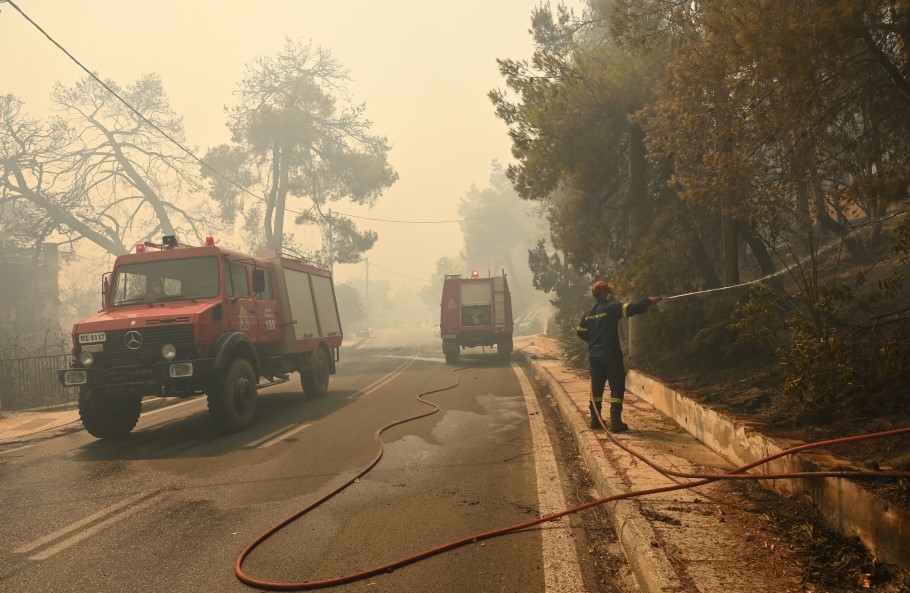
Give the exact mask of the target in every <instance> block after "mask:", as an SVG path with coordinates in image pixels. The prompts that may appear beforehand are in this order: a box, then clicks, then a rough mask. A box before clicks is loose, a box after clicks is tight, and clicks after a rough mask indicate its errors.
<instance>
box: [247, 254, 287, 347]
mask: <svg viewBox="0 0 910 593" xmlns="http://www.w3.org/2000/svg"><path fill="white" fill-rule="evenodd" d="M260 272H261V273H262V275H263V276H264V279H265V282H264V289H263V290H262V292H257V293H256V294H254V295H253V296H254V298H255V299H256V318H257V319H258V320H259V339H260V340H262V341H263V342H274V341H276V340H280V339H281V336H282V334H281V332H282V328H283V326H282V324H281V307H279V306H278V300H277V299H276V298H275V294H276V291H275V287H274V286H273V285H272V281H273V277H274V274H272V270H269V269H263V268H259V271H257V272H256V273H260ZM254 289H255V283H254Z"/></svg>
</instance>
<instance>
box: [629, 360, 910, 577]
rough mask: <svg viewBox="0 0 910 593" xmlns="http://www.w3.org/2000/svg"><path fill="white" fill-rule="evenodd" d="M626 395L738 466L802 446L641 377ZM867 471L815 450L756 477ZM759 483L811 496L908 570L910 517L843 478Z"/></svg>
mask: <svg viewBox="0 0 910 593" xmlns="http://www.w3.org/2000/svg"><path fill="white" fill-rule="evenodd" d="M626 389H628V390H629V392H631V393H634V394H635V395H636V396H638V397H640V398H641V399H642V400H643V401H645V402H647V403H648V404H649V405H651V406H652V407H653V408H654V409H656V410H659V411H660V412H662V413H663V414H665V415H666V416H667V417H669V418H671V419H672V420H673V421H675V422H676V423H677V424H679V425H680V426H681V427H682V428H684V429H685V430H686V431H687V432H688V433H689V434H691V435H692V436H694V437H695V438H697V439H698V440H699V441H701V442H703V443H704V444H706V445H707V446H708V447H710V448H711V449H712V450H713V451H714V452H716V453H717V454H719V455H721V456H723V457H724V458H726V459H727V460H729V461H730V462H731V463H733V464H735V465H737V466H742V465H746V464H748V463H753V462H755V461H758V460H759V459H763V458H765V457H767V456H769V455H774V454H775V453H780V452H781V451H783V450H784V449H788V448H790V447H794V446H798V445H801V444H803V443H802V442H798V441H793V442H787V443H783V442H777V441H775V440H774V439H771V438H769V437H767V436H765V435H763V434H761V433H759V432H758V431H756V430H755V429H754V428H751V427H750V426H749V425H748V424H746V423H743V422H737V421H734V420H733V419H731V418H729V417H727V416H724V415H723V414H720V413H718V412H716V411H714V410H712V409H710V408H708V407H706V406H703V405H701V404H699V403H697V402H695V401H693V400H692V399H689V398H687V397H685V396H683V395H682V394H680V393H679V392H677V391H674V390H672V389H670V388H669V387H667V386H666V385H663V384H662V383H659V382H658V381H656V380H655V379H652V378H651V377H648V376H647V375H643V374H642V373H639V372H637V371H629V380H628V382H627V385H626ZM863 469H864V468H861V467H857V466H855V465H853V464H851V463H850V462H849V461H847V460H845V459H842V458H839V457H835V456H833V455H830V454H826V453H824V452H823V451H822V450H816V451H814V452H809V451H806V452H803V453H799V454H797V455H789V456H787V457H783V458H780V459H776V460H774V461H772V462H770V463H767V464H765V465H763V466H761V467H759V468H756V470H753V473H755V472H761V473H785V472H811V471H824V470H835V471H836V470H863ZM759 483H760V484H761V485H762V486H764V487H766V488H769V489H771V490H774V491H776V492H778V493H780V494H782V495H784V496H791V495H793V494H804V495H807V496H809V497H810V498H811V499H812V501H813V503H814V504H815V505H816V507H818V509H819V512H821V514H822V516H823V517H824V518H825V520H826V521H827V523H828V524H829V525H831V526H832V527H833V528H834V529H837V530H838V531H840V532H841V533H843V534H844V535H846V536H857V537H859V539H860V541H861V542H862V543H863V545H864V546H865V547H866V549H868V550H869V551H870V552H871V553H872V554H874V555H875V556H876V557H877V558H878V559H880V560H884V561H885V562H889V563H893V564H897V565H898V566H901V567H903V568H905V569H907V570H910V546H908V545H907V542H908V541H910V513H908V512H906V511H903V510H901V509H896V508H894V507H893V506H891V505H890V504H888V503H887V502H885V501H884V500H882V499H881V498H879V497H878V496H876V495H874V494H873V493H871V492H869V491H868V490H866V489H865V488H863V486H862V484H860V483H857V482H855V481H850V480H846V479H843V478H813V479H792V480H761V481H760V482H759Z"/></svg>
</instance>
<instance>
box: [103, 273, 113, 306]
mask: <svg viewBox="0 0 910 593" xmlns="http://www.w3.org/2000/svg"><path fill="white" fill-rule="evenodd" d="M110 293H111V273H110V272H108V273H106V274H105V275H104V276H102V277H101V308H102V309H107V304H108V302H109V300H110Z"/></svg>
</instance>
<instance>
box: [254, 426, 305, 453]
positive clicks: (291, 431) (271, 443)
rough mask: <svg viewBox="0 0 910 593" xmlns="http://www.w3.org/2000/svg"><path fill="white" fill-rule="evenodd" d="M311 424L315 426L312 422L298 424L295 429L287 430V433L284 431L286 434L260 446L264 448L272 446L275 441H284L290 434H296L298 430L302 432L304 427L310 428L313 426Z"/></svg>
mask: <svg viewBox="0 0 910 593" xmlns="http://www.w3.org/2000/svg"><path fill="white" fill-rule="evenodd" d="M292 426H293V425H292ZM311 426H313V425H312V424H309V423H307V424H301V425H300V426H298V427H297V428H295V429H293V430H289V431H288V432H286V433H284V434H281V435H279V436H277V437H275V438H274V439H272V440H270V441H269V442H267V443H263V444H262V445H260V448H263V447H271V446H272V445H274V444H275V443H280V442H281V441H283V440H284V439H286V438H288V437H289V436H291V435H294V434H297V433H298V432H300V431H301V430H303V429H304V428H309V427H311ZM272 434H274V433H272ZM269 436H271V435H269ZM266 438H268V437H266Z"/></svg>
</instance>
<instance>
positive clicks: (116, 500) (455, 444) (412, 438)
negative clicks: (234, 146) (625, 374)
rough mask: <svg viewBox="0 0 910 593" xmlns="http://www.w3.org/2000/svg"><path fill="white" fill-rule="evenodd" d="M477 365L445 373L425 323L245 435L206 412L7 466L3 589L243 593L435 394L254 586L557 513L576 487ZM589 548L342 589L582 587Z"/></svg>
mask: <svg viewBox="0 0 910 593" xmlns="http://www.w3.org/2000/svg"><path fill="white" fill-rule="evenodd" d="M470 352H471V353H470V354H466V355H465V356H463V357H462V359H461V361H460V362H459V365H458V366H457V367H453V366H450V365H446V364H445V362H444V359H443V357H442V352H441V348H440V345H439V338H435V337H433V336H432V330H430V329H429V328H413V329H411V330H395V331H392V330H387V331H383V330H377V332H376V335H375V336H374V337H373V338H371V339H369V340H367V341H366V342H364V343H362V344H360V345H359V346H358V347H350V348H344V349H343V350H342V360H341V362H340V364H339V367H338V369H339V373H338V374H337V375H335V376H333V377H332V379H331V382H330V392H329V394H328V395H326V396H325V397H323V398H320V399H318V400H312V401H310V400H306V399H305V398H304V397H303V394H302V391H301V389H300V385H299V383H298V382H297V377H296V375H291V377H292V382H290V383H285V384H282V385H277V386H273V387H270V388H267V389H264V390H261V391H260V394H261V399H260V403H259V410H258V412H257V419H256V422H255V424H254V426H253V427H251V428H250V429H248V430H246V431H243V432H241V433H238V434H231V435H223V434H220V433H218V432H217V431H216V430H215V428H214V427H213V425H212V424H211V422H210V420H209V418H208V414H207V411H206V401H205V399H204V398H197V399H195V400H190V401H186V402H181V403H179V404H176V405H172V406H168V407H165V408H160V409H158V410H154V411H152V412H149V413H146V414H144V415H143V417H142V418H141V419H140V422H139V425H138V426H137V428H136V429H135V430H134V432H133V433H132V434H131V435H130V437H129V438H128V439H126V440H124V441H118V442H107V441H99V440H96V439H94V438H93V437H91V436H90V435H88V434H87V433H86V432H85V431H82V430H78V429H73V430H72V431H70V432H67V433H65V434H61V435H59V436H57V437H55V438H52V439H45V440H41V441H40V442H38V443H37V444H36V445H35V446H32V447H27V448H22V449H21V450H18V451H11V452H7V453H5V454H3V455H0V541H2V542H4V545H3V546H2V547H0V591H16V592H17V593H38V592H46V591H56V592H61V593H62V592H67V591H80V592H82V591H91V592H93V593H94V592H97V593H104V592H118V593H119V592H122V591H143V592H147V593H153V592H162V593H163V592H165V591H167V592H171V591H180V592H190V591H205V592H209V591H220V592H221V591H224V592H230V591H249V590H251V589H250V588H248V587H247V586H246V585H244V584H242V583H240V582H239V581H238V580H237V579H236V577H235V575H234V563H235V561H236V558H237V555H238V553H239V552H240V551H241V550H242V549H244V548H245V547H246V545H247V544H249V543H250V542H251V541H252V540H253V539H254V538H256V537H257V536H258V535H259V534H261V533H262V532H264V531H266V530H267V529H269V528H270V527H272V526H273V525H275V524H277V523H278V522H280V521H282V520H283V519H285V518H286V517H288V516H290V515H292V514H294V513H296V512H297V511H299V510H300V509H302V508H304V507H305V506H306V505H307V504H309V503H310V502H311V501H313V500H314V499H316V498H317V497H318V496H320V495H322V494H324V493H326V492H329V491H330V490H332V489H333V488H335V487H337V486H338V485H340V484H342V483H343V482H344V481H345V480H347V479H349V478H350V477H351V476H353V475H355V474H356V473H357V472H358V471H359V470H360V469H361V468H362V467H364V466H365V465H366V464H368V463H369V462H370V461H371V460H372V459H373V457H374V455H375V454H376V451H377V444H376V441H375V438H374V434H375V432H376V431H377V430H378V429H379V428H380V427H382V426H384V425H386V424H388V423H391V422H393V421H396V420H399V419H402V418H406V417H409V416H414V415H418V414H421V413H424V412H427V411H430V410H431V409H432V408H430V407H429V406H427V405H425V404H423V403H421V402H420V401H419V400H418V399H417V396H418V395H420V394H422V393H427V392H430V391H437V390H441V391H438V392H436V393H433V394H430V395H427V396H425V399H428V400H430V401H433V402H435V403H437V404H438V405H439V406H440V407H441V408H442V410H441V411H440V412H438V413H436V414H433V415H431V416H428V417H426V418H422V419H420V420H416V421H413V422H409V423H406V424H403V425H399V426H396V427H394V428H392V429H390V430H388V431H387V432H386V433H385V434H384V437H383V441H384V443H385V453H384V456H383V458H382V460H381V461H380V463H379V464H378V465H377V466H376V468H374V469H373V470H372V471H371V472H370V473H369V474H367V475H366V476H364V477H363V478H361V479H360V480H359V482H358V483H355V484H353V485H352V486H351V487H350V488H348V489H347V490H345V491H344V492H343V493H341V494H340V495H338V496H336V497H335V498H333V499H332V500H330V501H329V502H328V503H326V504H325V505H323V506H321V507H319V508H318V509H316V510H315V511H313V512H312V513H311V514H308V515H306V516H305V517H303V518H301V519H299V520H297V521H295V522H293V523H291V524H290V525H288V526H287V527H285V528H284V529H282V530H281V531H280V532H279V533H277V534H276V535H275V536H273V537H272V538H271V539H269V540H267V541H266V542H265V543H264V544H263V545H262V546H260V547H259V548H257V549H256V550H255V551H254V552H253V554H252V555H251V556H250V557H249V558H248V560H247V561H246V562H245V564H244V566H243V568H244V571H245V573H246V574H248V575H249V576H251V577H254V578H257V579H261V580H264V581H277V582H285V581H290V582H298V581H306V580H320V579H325V578H330V577H336V576H340V575H346V574H350V573H353V572H358V571H361V570H364V569H368V568H371V567H373V566H377V565H382V564H385V563H387V562H391V561H394V560H398V559H400V558H403V557H407V556H410V555H412V554H415V553H417V552H421V551H423V550H426V549H429V548H432V547H435V546H438V545H441V544H444V543H447V542H449V541H452V540H455V539H460V538H464V537H467V536H470V535H472V534H476V533H481V532H485V531H488V530H491V529H496V528H500V527H504V526H507V525H511V524H514V523H519V522H524V521H528V520H530V519H532V518H535V517H537V516H538V514H539V513H544V514H545V513H547V512H553V511H555V510H560V509H558V508H547V507H558V506H559V505H565V504H566V502H565V500H563V499H562V498H560V497H561V493H562V491H572V489H573V488H575V486H572V485H569V484H567V483H565V478H566V476H565V471H564V469H560V468H561V467H562V466H563V464H562V463H561V462H560V461H557V460H558V459H560V456H562V455H563V454H564V453H563V451H562V450H561V449H560V446H559V445H558V444H556V445H555V448H554V445H553V444H552V443H551V439H550V437H551V436H552V430H553V429H552V427H551V428H550V429H547V428H545V427H544V424H543V422H542V421H541V423H539V424H537V425H535V423H534V420H535V416H537V417H538V418H543V415H541V412H539V411H534V410H531V411H530V412H529V409H530V408H529V406H534V405H536V404H535V403H534V402H533V401H531V400H529V399H528V397H529V396H528V390H529V385H528V383H527V381H525V380H523V378H522V377H523V375H522V371H521V370H520V369H518V368H517V366H516V365H512V364H509V363H505V362H501V361H498V360H497V359H496V357H495V356H494V355H492V353H488V354H487V355H483V353H481V351H480V350H479V349H475V350H473V351H470ZM523 383H524V390H523V387H522V384H523ZM446 388H449V389H446ZM530 397H531V398H532V399H533V398H534V396H533V394H531V396H530ZM535 426H536V428H535ZM541 427H544V428H541ZM548 431H549V432H548ZM541 439H542V440H541ZM554 454H555V456H556V457H555V458H554V457H553V456H554ZM546 472H552V475H542V474H546ZM554 497H555V498H554ZM589 546H590V543H589V542H588V541H587V540H586V536H585V533H584V529H580V528H578V525H577V523H576V522H574V521H572V520H568V519H566V520H563V521H561V523H560V524H547V525H546V526H545V527H542V528H541V527H538V528H533V529H529V530H525V531H523V532H521V533H518V534H514V535H509V536H506V537H499V538H494V539H490V540H485V541H483V542H478V543H475V544H470V545H468V546H465V547H462V548H459V549H457V550H455V551H452V552H448V553H445V554H442V555H439V556H435V557H433V558H430V559H428V560H425V561H423V562H420V563H417V564H413V565H409V566H407V567H404V568H401V569H399V570H396V571H394V572H392V573H387V574H382V575H379V576H376V577H372V578H369V579H367V580H364V581H359V582H356V583H352V584H347V585H342V586H340V587H338V588H337V589H335V590H340V591H365V590H366V591H396V592H401V591H420V592H432V591H439V592H446V593H457V592H460V591H465V592H468V591H471V592H477V591H507V592H508V591H515V592H518V591H521V592H538V591H540V592H545V591H555V590H557V589H558V590H561V591H581V590H592V589H591V588H590V587H585V585H584V583H583V581H584V580H585V579H587V578H589V577H583V576H581V574H579V570H580V571H581V573H586V572H589V571H590V566H589V565H588V563H589V562H590V559H589V558H587V557H586V556H587V555H588V554H586V552H585V550H586V549H588V548H589ZM553 558H558V559H559V560H558V561H556V562H554V561H553ZM579 558H580V559H579ZM579 566H580V569H579Z"/></svg>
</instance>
